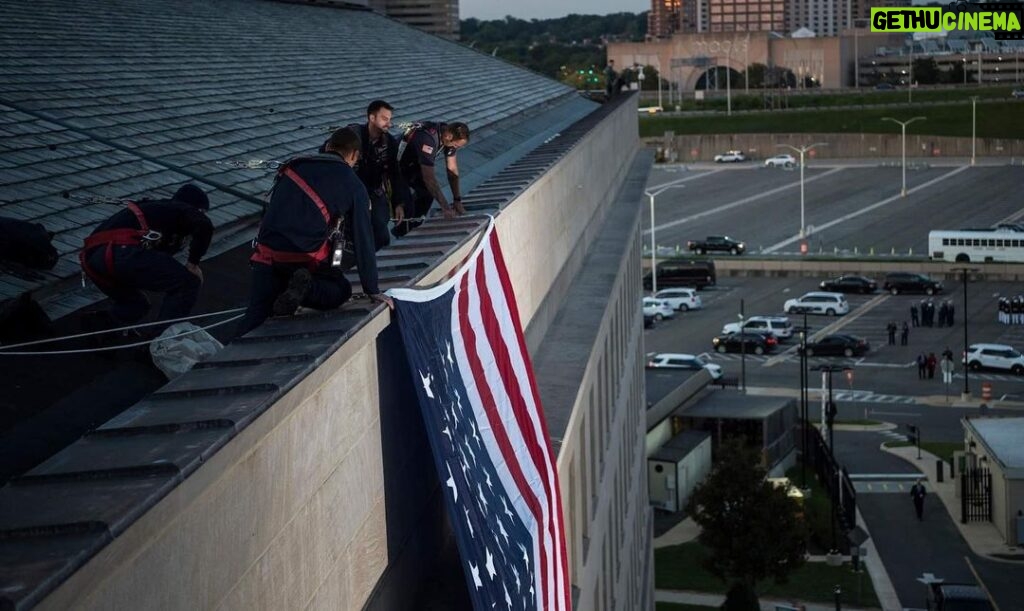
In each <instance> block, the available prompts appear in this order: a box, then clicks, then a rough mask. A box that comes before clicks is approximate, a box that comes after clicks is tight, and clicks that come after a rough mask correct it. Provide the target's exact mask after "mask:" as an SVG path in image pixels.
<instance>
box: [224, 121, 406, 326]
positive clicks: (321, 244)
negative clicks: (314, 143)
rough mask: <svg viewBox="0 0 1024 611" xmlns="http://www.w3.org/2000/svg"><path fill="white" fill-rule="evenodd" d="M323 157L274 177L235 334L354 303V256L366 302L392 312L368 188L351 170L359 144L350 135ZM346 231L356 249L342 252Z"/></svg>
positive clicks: (338, 136)
mask: <svg viewBox="0 0 1024 611" xmlns="http://www.w3.org/2000/svg"><path fill="white" fill-rule="evenodd" d="M323 150H324V153H322V154H319V155H312V156H308V157H297V158H295V159H292V160H290V161H288V162H287V163H286V164H284V165H283V166H282V167H281V168H280V170H279V171H278V175H277V179H276V182H275V183H274V188H273V190H272V191H271V195H270V201H269V202H268V203H267V207H266V210H265V211H264V213H263V219H262V221H261V222H260V229H259V233H258V235H257V237H256V247H255V252H254V253H253V255H252V257H251V258H250V261H251V263H252V292H251V293H250V298H249V308H248V310H247V311H246V313H245V318H244V319H243V320H242V324H241V326H240V332H241V333H246V332H248V331H250V330H252V329H254V328H256V327H258V326H259V325H260V324H262V323H263V321H264V320H266V319H267V317H268V316H271V315H274V316H286V315H291V314H294V313H295V311H296V310H298V308H299V307H300V306H303V307H307V308H313V309H317V310H331V309H334V308H337V307H339V306H341V305H342V304H343V303H345V302H346V301H348V300H349V298H350V297H351V296H352V285H351V284H349V282H348V280H347V279H346V278H345V275H344V273H343V268H342V266H341V260H342V258H343V253H344V251H345V250H353V251H354V253H353V254H354V257H355V261H356V265H357V267H358V268H359V281H360V283H361V284H362V286H363V291H364V292H365V293H366V294H367V295H368V296H369V297H370V299H372V300H374V301H377V302H380V303H386V304H388V306H389V307H392V306H393V304H392V302H391V299H390V298H389V297H387V296H385V295H384V294H382V293H381V292H380V288H378V286H377V255H376V251H375V249H374V242H373V229H372V228H371V226H370V205H369V196H368V195H367V193H366V187H364V186H363V183H362V181H360V180H359V177H358V176H357V175H356V173H355V171H354V170H353V169H352V167H353V166H354V165H355V164H356V161H358V159H359V150H360V142H359V136H357V135H356V134H355V132H353V131H352V130H350V129H348V128H342V129H339V130H337V131H335V132H334V133H333V134H331V137H330V139H329V140H328V141H327V144H325V145H324V148H323ZM345 223H351V225H352V226H351V232H350V233H351V236H352V242H353V244H346V243H345V239H344V236H345V235H347V234H348V233H349V232H347V231H346V229H345V227H344V225H345Z"/></svg>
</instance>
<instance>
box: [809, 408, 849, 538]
mask: <svg viewBox="0 0 1024 611" xmlns="http://www.w3.org/2000/svg"><path fill="white" fill-rule="evenodd" d="M807 426H808V429H807V431H806V439H807V440H808V447H807V451H806V452H804V460H807V461H808V464H809V465H811V466H813V468H814V472H815V473H816V474H817V475H818V481H820V482H821V483H822V485H823V486H825V489H826V490H827V491H828V495H829V497H830V498H831V499H832V502H833V503H835V506H836V514H837V518H838V520H839V526H840V528H842V530H843V532H844V533H849V532H850V531H851V530H853V528H854V526H856V525H857V492H856V491H855V490H854V489H853V482H852V481H850V474H849V473H848V472H847V471H846V468H845V467H841V466H840V465H839V463H838V462H836V459H835V456H834V455H833V454H832V451H831V450H830V449H829V447H828V445H827V444H826V443H825V440H824V438H823V436H822V434H821V432H819V431H818V429H816V428H814V427H812V426H809V425H807Z"/></svg>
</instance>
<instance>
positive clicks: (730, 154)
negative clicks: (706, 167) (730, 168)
mask: <svg viewBox="0 0 1024 611" xmlns="http://www.w3.org/2000/svg"><path fill="white" fill-rule="evenodd" d="M746 160H747V156H746V155H744V154H743V151H727V152H725V153H722V154H721V155H715V163H736V162H740V161H746Z"/></svg>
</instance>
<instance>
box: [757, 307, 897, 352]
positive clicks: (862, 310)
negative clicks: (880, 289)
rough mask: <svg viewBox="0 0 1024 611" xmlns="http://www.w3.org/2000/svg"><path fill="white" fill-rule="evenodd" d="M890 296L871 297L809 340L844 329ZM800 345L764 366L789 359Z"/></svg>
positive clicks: (812, 335)
mask: <svg viewBox="0 0 1024 611" xmlns="http://www.w3.org/2000/svg"><path fill="white" fill-rule="evenodd" d="M888 298H889V293H882V294H880V295H875V296H874V297H873V298H871V300H869V301H866V302H865V303H864V305H862V306H860V307H858V308H857V310H856V311H855V312H852V313H850V314H847V315H846V316H843V317H842V318H840V319H839V320H837V321H835V322H834V323H832V324H830V325H827V326H825V327H823V328H822V329H820V330H818V331H816V332H814V333H812V334H811V336H810V337H808V338H807V340H808V341H813V340H814V339H815V338H818V337H823V336H825V335H829V334H832V333H835V332H836V331H838V330H839V329H842V328H843V327H845V326H846V325H848V324H850V323H852V322H853V321H855V320H857V319H858V318H860V317H861V316H864V315H865V314H867V313H868V312H870V311H871V310H873V309H875V308H877V307H878V306H879V305H881V304H882V303H884V302H885V300H886V299H888ZM799 347H800V346H799V345H795V346H791V347H789V348H787V349H786V351H785V352H783V353H782V354H779V355H776V356H773V357H772V358H770V359H768V360H767V361H766V362H765V364H764V366H765V367H773V366H775V365H776V364H778V363H780V362H782V361H784V360H786V359H788V358H789V357H791V356H793V355H794V354H796V351H797V349H798V348H799Z"/></svg>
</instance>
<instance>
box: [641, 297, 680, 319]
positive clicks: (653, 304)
mask: <svg viewBox="0 0 1024 611" xmlns="http://www.w3.org/2000/svg"><path fill="white" fill-rule="evenodd" d="M675 315H676V311H675V310H673V309H672V306H670V305H668V304H667V303H665V302H664V301H662V300H661V299H655V298H654V297H644V316H651V317H653V318H654V320H656V321H658V322H661V319H663V318H672V317H673V316H675Z"/></svg>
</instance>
